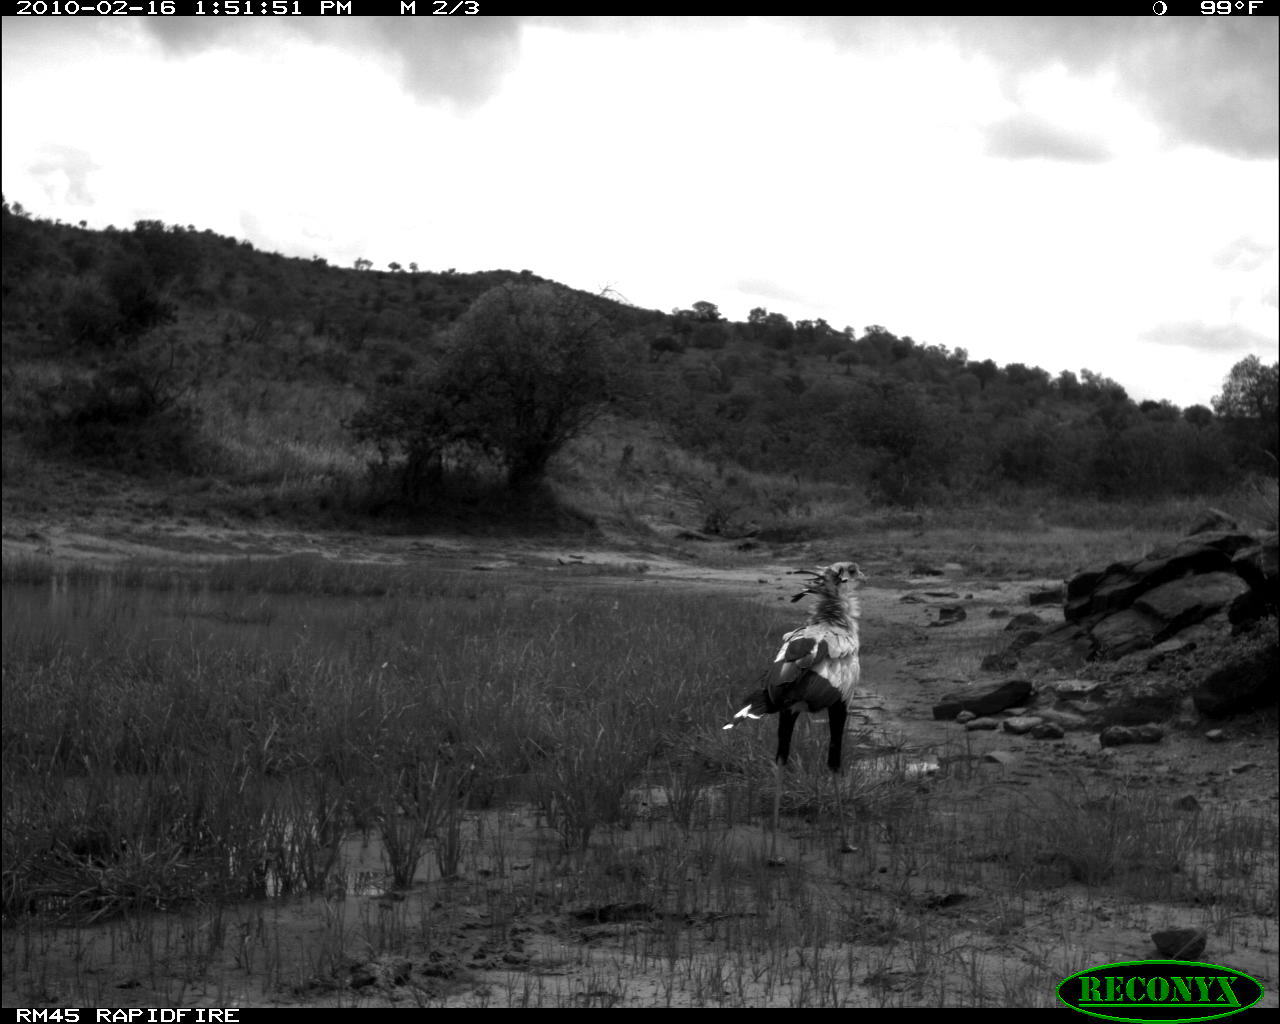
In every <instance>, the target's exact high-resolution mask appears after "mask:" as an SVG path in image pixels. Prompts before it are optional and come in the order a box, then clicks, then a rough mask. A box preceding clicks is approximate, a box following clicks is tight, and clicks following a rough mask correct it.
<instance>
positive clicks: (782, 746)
mask: <svg viewBox="0 0 1280 1024" xmlns="http://www.w3.org/2000/svg"><path fill="white" fill-rule="evenodd" d="M802 571H803V570H802ZM805 574H806V575H808V576H810V577H811V579H810V581H809V583H808V585H807V586H806V587H805V589H804V590H803V591H801V592H800V593H799V594H797V595H796V596H795V597H793V598H792V600H793V601H799V600H800V599H801V598H803V597H810V596H812V597H816V598H817V599H818V603H817V604H816V605H815V606H814V608H813V611H812V613H811V614H810V616H809V621H808V622H807V623H805V625H803V626H801V627H800V628H799V629H794V630H792V631H791V632H790V633H788V634H787V635H786V636H785V637H783V638H782V647H781V648H779V650H778V654H777V656H776V657H775V658H774V667H773V669H772V670H771V671H770V678H769V680H768V682H767V683H766V684H765V686H764V688H763V689H761V690H757V691H755V692H753V693H751V694H748V695H747V697H746V698H745V700H746V704H745V706H744V707H743V708H742V710H740V711H739V712H738V713H737V714H736V715H734V716H733V717H734V721H733V722H730V723H729V724H728V725H726V726H725V728H726V729H731V728H733V726H734V725H735V724H736V722H737V720H738V719H742V718H760V717H762V716H764V715H772V714H776V715H777V716H778V752H777V754H776V756H775V757H774V767H775V772H776V773H777V788H776V790H775V793H774V803H773V836H774V839H773V843H774V847H773V848H774V849H775V850H776V844H777V834H778V808H779V805H780V803H781V796H782V776H781V767H782V765H784V764H786V763H787V758H788V757H789V756H790V753H791V734H792V731H793V730H794V729H795V724H796V719H797V718H799V716H800V712H801V711H810V712H817V711H822V710H826V712H827V716H828V720H829V725H830V729H831V740H830V744H829V746H828V748H827V766H828V767H829V768H830V769H831V771H832V772H833V773H834V774H833V776H832V779H833V782H834V784H835V790H836V808H837V811H838V813H839V815H840V831H841V840H842V848H843V849H845V850H846V851H847V850H851V849H852V847H850V846H849V843H848V839H847V834H846V832H845V827H844V806H843V802H842V801H841V798H840V783H839V772H840V752H841V746H842V744H843V740H844V724H845V719H846V718H847V717H848V714H849V706H848V701H849V698H850V697H851V696H852V695H853V693H854V691H855V690H856V688H857V686H858V683H859V681H860V679H861V676H862V668H861V663H860V661H859V658H858V654H859V646H860V642H859V636H858V618H859V615H860V614H861V608H860V607H859V604H858V588H859V587H861V586H862V584H863V583H864V582H865V581H866V576H865V575H864V574H863V572H862V570H861V569H859V568H858V565H857V564H856V563H854V562H835V563H834V564H832V565H829V566H827V567H826V568H823V569H819V570H817V571H816V572H805ZM771 859H772V860H775V861H776V860H777V858H776V857H771Z"/></svg>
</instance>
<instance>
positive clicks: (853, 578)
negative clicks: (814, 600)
mask: <svg viewBox="0 0 1280 1024" xmlns="http://www.w3.org/2000/svg"><path fill="white" fill-rule="evenodd" d="M792 575H793V576H808V577H810V579H809V582H808V583H806V584H805V588H804V590H802V591H800V593H798V594H796V596H795V597H793V598H792V599H791V600H792V601H799V600H800V598H802V597H808V596H809V595H810V594H813V595H816V596H818V597H840V596H841V594H842V593H844V592H845V591H850V590H856V589H857V588H858V587H860V586H862V584H863V583H865V582H866V579H867V577H866V574H865V573H863V571H862V570H861V569H860V568H858V563H857V562H832V563H831V564H830V565H828V566H826V567H825V568H819V569H796V570H795V571H794V572H793V573H792Z"/></svg>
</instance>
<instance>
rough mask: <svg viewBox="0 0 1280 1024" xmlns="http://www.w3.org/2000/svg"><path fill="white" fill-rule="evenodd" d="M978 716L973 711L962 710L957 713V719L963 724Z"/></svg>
mask: <svg viewBox="0 0 1280 1024" xmlns="http://www.w3.org/2000/svg"><path fill="white" fill-rule="evenodd" d="M976 717H977V716H976V715H975V714H974V713H973V712H972V711H961V712H960V714H958V715H956V721H957V722H959V723H960V724H961V725H963V724H964V723H965V722H972V721H973V720H974V718H976Z"/></svg>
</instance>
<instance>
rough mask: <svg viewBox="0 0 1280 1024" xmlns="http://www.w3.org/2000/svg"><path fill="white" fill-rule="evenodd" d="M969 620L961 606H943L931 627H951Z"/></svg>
mask: <svg viewBox="0 0 1280 1024" xmlns="http://www.w3.org/2000/svg"><path fill="white" fill-rule="evenodd" d="M966 618H968V614H967V613H966V612H965V610H964V609H963V608H961V607H960V606H959V605H943V606H942V607H941V608H939V609H938V617H937V619H935V620H934V621H933V622H931V623H929V625H930V626H950V625H952V624H953V623H956V622H963V621H964V620H965V619H966Z"/></svg>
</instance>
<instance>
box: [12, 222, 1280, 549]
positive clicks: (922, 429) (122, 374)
mask: <svg viewBox="0 0 1280 1024" xmlns="http://www.w3.org/2000/svg"><path fill="white" fill-rule="evenodd" d="M3 253H4V255H3V297H4V314H3V315H4V322H3V327H4V336H3V351H4V371H5V372H4V391H3V403H4V404H3V409H4V426H5V442H4V443H5V449H4V467H5V478H4V482H5V491H6V507H7V508H8V507H10V505H11V504H12V503H13V502H19V503H22V502H30V501H45V502H48V501H54V502H56V501H58V500H59V498H58V495H59V494H60V493H65V492H66V489H67V487H69V486H70V484H69V481H71V480H73V479H77V478H78V477H77V474H85V473H89V474H108V475H109V476H108V477H107V478H105V479H110V480H112V481H115V482H112V483H109V484H103V483H102V482H101V479H99V481H98V484H97V486H99V487H103V488H105V489H106V490H107V491H111V492H119V491H120V490H121V489H122V488H124V489H128V488H142V489H143V490H146V489H147V488H148V487H150V488H152V489H153V490H154V489H158V490H159V491H160V492H161V493H164V494H166V495H168V498H167V499H166V500H170V501H173V500H176V498H175V497H174V496H175V495H178V494H181V493H184V492H185V491H191V492H193V493H195V494H198V495H199V496H200V497H199V498H198V499H193V501H192V504H193V505H198V506H199V507H200V508H201V509H205V510H207V509H210V508H214V509H218V508H221V509H223V510H225V511H228V512H233V513H236V514H244V515H251V516H259V515H280V516H286V517H294V518H298V517H301V518H303V519H305V520H307V521H314V519H315V517H316V516H317V515H323V516H332V517H336V518H337V519H338V520H341V521H344V522H347V523H350V522H352V521H357V520H360V519H362V518H365V517H367V516H369V515H371V514H376V515H380V516H388V515H390V516H392V517H394V516H397V515H402V514H412V515H414V516H421V515H424V514H429V515H433V516H437V517H443V518H444V519H446V520H448V521H451V522H454V523H465V524H469V525H471V526H475V525H476V524H477V510H480V511H481V512H484V511H486V510H492V509H493V508H495V507H498V506H501V505H502V502H496V503H495V502H493V501H491V500H490V499H491V498H492V497H493V494H494V489H493V486H492V483H493V481H491V480H487V479H482V478H484V477H485V473H484V467H483V465H481V464H480V460H474V461H473V464H471V465H469V466H468V467H466V468H467V470H468V473H467V474H466V475H467V476H468V479H467V480H465V481H459V480H453V481H451V482H450V481H442V482H441V484H440V487H439V488H437V492H438V493H435V494H434V495H433V496H432V500H430V501H426V502H425V503H424V502H423V501H420V500H419V501H416V502H415V503H412V504H413V507H408V506H404V507H400V506H402V505H403V504H404V503H399V505H398V503H397V500H396V494H397V492H396V491H395V489H394V488H388V487H387V485H386V484H387V481H386V479H385V477H386V474H385V472H384V473H383V474H382V478H381V479H380V478H379V474H378V473H377V472H371V471H370V465H371V463H377V462H378V457H377V452H376V447H375V446H374V445H371V444H369V443H367V442H360V441H358V440H357V439H356V437H355V436H354V435H353V433H352V431H351V430H350V429H349V425H350V421H351V418H352V417H353V416H356V415H357V414H358V413H360V411H361V410H362V409H366V408H368V407H369V403H370V401H371V399H375V398H378V397H379V396H381V395H385V394H386V393H388V390H389V389H399V391H400V392H401V393H408V394H415V393H426V392H429V391H430V390H431V389H432V387H434V386H435V381H436V379H437V378H436V377H435V376H434V375H435V374H436V372H437V369H438V367H439V365H440V361H441V360H442V358H444V357H445V355H446V354H447V353H448V351H449V345H450V338H451V336H452V334H451V328H454V329H455V330H456V325H457V324H458V322H459V318H460V317H463V316H464V314H466V312H467V311H468V310H469V309H472V308H473V304H474V303H475V301H476V299H478V298H479V297H480V296H481V295H483V294H485V293H486V292H488V291H489V290H490V289H492V288H494V287H495V286H499V285H505V286H509V287H513V288H516V287H519V286H526V285H527V286H534V285H538V286H549V287H553V288H554V289H555V291H556V293H557V294H559V293H566V294H568V293H569V290H567V289H564V288H563V287H562V286H559V285H553V284H552V283H551V282H547V281H545V280H544V279H542V278H539V277H538V276H537V275H536V274H534V273H532V272H531V271H529V270H521V271H518V272H517V271H509V270H493V271H488V272H483V273H470V274H460V273H456V272H454V271H451V270H446V271H443V272H436V271H422V270H418V269H417V268H416V267H414V266H412V265H411V267H410V268H409V269H408V270H406V269H403V268H399V267H398V266H397V265H395V264H393V265H392V267H393V269H390V270H387V271H377V270H373V269H372V268H371V267H370V265H369V264H368V263H367V261H357V262H358V264H359V267H358V268H357V269H346V268H338V267H333V266H329V265H327V264H326V263H325V262H324V261H323V260H320V259H318V258H317V259H313V260H300V259H291V258H286V257H283V256H280V255H278V254H274V253H264V252H259V251H257V250H255V249H254V248H253V246H252V245H250V244H249V243H248V242H240V241H237V240H235V239H233V238H226V237H222V236H219V235H216V234H214V233H212V232H210V231H207V230H206V231H200V230H197V229H196V228H195V227H193V226H186V227H182V226H179V225H164V224H161V223H159V222H146V221H144V222H139V223H138V224H137V225H135V226H134V227H133V228H132V229H128V230H120V229H115V228H107V229H106V230H104V231H93V230H88V229H87V228H85V227H83V226H79V227H77V226H72V225H67V224H61V223H51V222H48V221H44V220H40V219H36V218H33V217H31V216H29V215H28V214H27V213H26V212H25V211H24V210H23V209H22V207H21V206H20V205H19V204H13V205H12V206H10V205H9V204H8V203H5V205H4V210H3ZM573 294H574V295H575V296H576V301H578V302H580V303H583V304H586V305H588V306H590V308H592V309H596V310H598V311H599V312H600V314H601V315H602V316H607V318H608V322H609V330H610V335H611V343H612V345H613V347H612V348H611V349H610V359H611V361H612V365H611V367H610V370H611V379H612V380H613V381H615V382H616V383H617V384H618V385H619V386H618V387H616V389H614V390H613V391H611V394H612V397H613V400H612V401H611V403H610V404H608V405H607V407H603V408H602V409H600V410H598V411H599V412H600V413H602V415H593V416H592V417H590V425H589V426H588V427H587V428H586V429H585V430H583V431H580V432H578V433H577V435H576V436H575V437H574V438H573V439H572V440H571V442H570V443H569V444H568V445H566V446H565V447H563V448H562V449H559V450H558V451H559V453H558V455H556V456H555V458H554V459H553V460H552V461H551V463H550V466H549V473H548V479H549V482H550V484H551V485H552V490H553V491H554V494H555V498H556V502H557V503H558V504H559V505H560V506H561V507H565V506H567V507H570V508H573V509H576V510H577V511H578V513H580V514H579V515H578V516H576V517H575V516H570V517H569V518H568V519H567V520H566V519H564V518H563V517H555V516H553V517H552V518H553V519H554V520H555V521H556V522H558V523H561V524H562V525H563V524H565V523H571V522H573V521H580V520H581V519H582V517H583V516H585V517H586V518H587V519H591V520H595V521H597V522H599V521H600V520H601V519H602V518H603V519H604V520H607V521H609V522H611V523H613V524H616V525H620V526H622V527H624V528H627V529H640V530H643V529H644V528H646V526H651V525H652V523H653V522H654V521H661V520H664V519H665V520H668V521H677V522H681V523H683V524H684V525H686V526H694V527H698V528H700V529H703V530H707V531H710V532H712V533H716V532H721V533H725V534H739V533H744V532H752V531H755V530H757V529H764V530H766V531H768V530H772V531H773V532H774V535H775V536H778V537H786V536H796V535H800V534H806V533H813V532H815V531H817V532H822V530H823V529H824V526H830V525H831V524H832V522H833V516H835V517H838V514H839V512H844V513H847V512H850V511H866V510H871V509H877V508H888V509H893V508H903V509H921V508H955V507H960V506H974V505H978V506H987V507H990V506H991V505H993V504H994V505H999V506H1002V507H1006V508H1010V507H1027V508H1041V507H1043V506H1045V505H1046V504H1050V505H1056V504H1059V503H1063V502H1065V503H1068V504H1078V503H1080V502H1082V501H1083V502H1095V503H1096V502H1097V501H1099V500H1101V501H1104V502H1114V501H1134V500H1140V501H1143V502H1152V501H1160V500H1164V499H1187V500H1197V501H1199V500H1202V499H1204V498H1206V497H1208V498H1213V497H1214V496H1220V495H1223V494H1224V493H1231V492H1235V491H1238V490H1239V489H1240V488H1242V487H1246V488H1247V486H1248V484H1247V481H1248V480H1249V479H1250V478H1251V477H1253V476H1257V475H1262V476H1272V477H1273V476H1274V473H1275V447H1276V440H1275V437H1276V429H1275V409H1276V397H1275V392H1276V370H1275V367H1274V366H1273V367H1265V366H1260V365H1259V364H1258V363H1257V360H1256V359H1255V360H1253V361H1252V363H1249V361H1247V360H1246V361H1243V362H1242V363H1241V364H1240V365H1239V366H1237V367H1236V369H1235V370H1233V375H1232V378H1231V379H1229V380H1228V382H1227V383H1226V385H1225V386H1224V392H1223V395H1222V396H1220V399H1218V400H1215V403H1214V404H1215V408H1214V409H1213V410H1210V409H1208V408H1205V407H1203V406H1195V407H1192V408H1189V409H1185V410H1183V409H1179V408H1177V407H1176V406H1174V405H1172V404H1170V403H1168V402H1150V401H1147V402H1143V403H1141V404H1135V403H1134V402H1133V401H1131V400H1130V399H1129V397H1128V396H1127V394H1126V393H1125V391H1124V389H1123V388H1122V387H1121V386H1120V385H1118V384H1117V383H1115V382H1114V381H1111V380H1108V379H1107V378H1105V377H1102V376H1100V375H1098V374H1094V373H1092V372H1090V371H1089V370H1087V369H1083V370H1081V371H1080V372H1079V374H1076V373H1072V372H1062V373H1060V374H1058V375H1057V376H1056V377H1055V376H1051V375H1050V374H1049V373H1048V372H1046V371H1044V370H1042V369H1040V368H1038V367H1033V366H1026V365H1022V364H1017V363H1015V364H1010V365H1007V366H998V365H996V364H995V363H994V362H993V361H991V360H989V359H978V358H976V357H975V356H971V354H970V353H968V352H965V351H964V350H962V349H956V350H951V349H948V348H947V347H946V346H945V345H938V344H921V343H918V342H916V341H915V340H914V339H912V338H910V337H906V336H904V337H899V336H898V335H896V334H894V333H893V332H892V330H890V329H889V328H886V327H883V326H880V325H871V326H869V327H867V328H866V329H865V330H864V331H862V332H861V333H859V332H858V331H856V330H855V329H854V328H852V327H844V328H843V329H836V328H834V327H833V326H831V325H829V324H827V323H825V322H824V321H822V320H816V321H804V320H802V321H798V322H794V323H793V322H791V321H789V320H788V319H787V318H786V317H783V316H781V315H780V314H777V313H770V312H769V311H767V310H764V309H757V310H753V311H752V313H751V315H750V317H749V318H748V320H747V321H746V322H742V323H735V322H729V321H726V320H725V319H724V318H722V317H721V316H720V314H719V311H718V310H717V309H716V307H715V305H714V304H713V303H711V302H705V301H704V302H697V303H694V304H693V306H692V308H690V309H684V310H675V311H672V312H671V313H662V312H659V311H654V310H642V309H637V308H635V307H631V306H627V305H625V304H622V303H619V302H616V301H614V300H613V299H611V298H610V297H608V296H584V295H581V293H573ZM1246 364H1248V365H1246ZM383 461H384V465H383V467H382V468H383V470H384V471H385V470H386V469H387V468H388V466H389V465H391V464H393V463H394V461H395V460H394V454H393V456H392V457H391V458H390V461H389V462H388V461H387V460H385V459H384V460H383ZM60 467H72V469H71V470H70V471H66V470H64V468H60ZM392 468H394V466H392ZM79 478H82V477H79ZM120 481H128V483H127V484H124V483H121V482H120ZM75 500H88V499H85V498H84V496H83V495H81V496H80V497H79V498H76V499H75ZM424 504H425V506H427V507H424ZM494 514H495V515H496V513H494ZM481 518H483V516H481Z"/></svg>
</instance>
